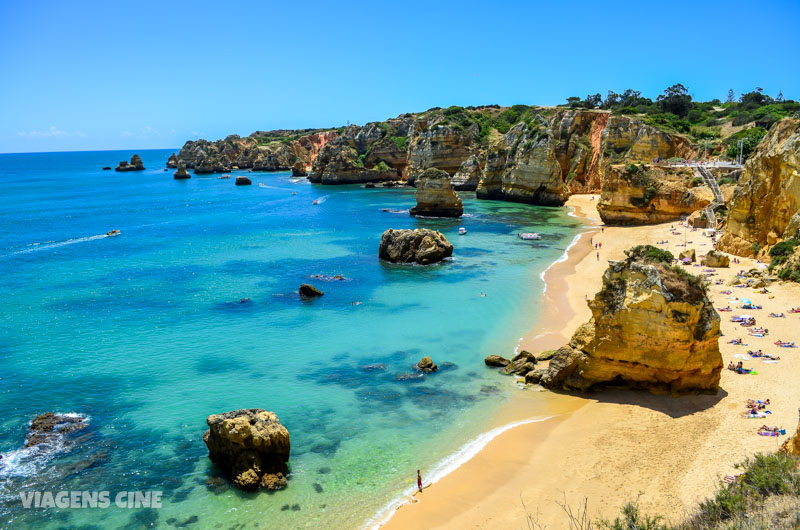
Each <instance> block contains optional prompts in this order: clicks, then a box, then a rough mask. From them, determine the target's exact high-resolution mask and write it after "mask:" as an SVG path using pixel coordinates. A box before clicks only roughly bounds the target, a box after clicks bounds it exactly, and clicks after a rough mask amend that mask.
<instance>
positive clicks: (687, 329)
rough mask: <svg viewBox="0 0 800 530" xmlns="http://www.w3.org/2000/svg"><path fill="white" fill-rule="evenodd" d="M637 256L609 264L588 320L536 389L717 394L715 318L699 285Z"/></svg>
mask: <svg viewBox="0 0 800 530" xmlns="http://www.w3.org/2000/svg"><path fill="white" fill-rule="evenodd" d="M643 248H646V247H643ZM650 248H651V249H652V250H654V251H655V250H656V249H654V248H653V247H650ZM637 256H639V257H637ZM641 256H642V255H637V254H636V253H635V252H632V253H631V257H629V258H628V259H627V260H625V261H611V262H609V267H608V269H607V270H606V272H605V274H604V275H603V288H602V289H601V290H600V291H599V292H598V293H597V294H596V295H595V297H594V299H593V300H590V301H589V308H590V309H591V310H592V319H591V320H589V321H588V322H586V323H585V324H583V325H582V326H580V327H579V328H578V330H577V331H576V332H575V334H574V335H573V336H572V339H571V340H570V342H569V344H567V345H565V346H562V347H561V348H559V349H558V350H557V351H556V353H555V355H554V357H553V359H552V360H551V361H550V365H549V366H548V368H547V371H546V372H545V373H544V374H543V375H542V378H541V383H542V385H544V386H546V387H549V388H554V389H564V390H579V391H587V390H589V389H592V388H599V387H602V386H609V385H612V386H624V387H629V388H641V389H646V390H650V391H652V392H672V393H685V392H695V391H702V392H716V390H717V388H718V387H719V380H720V372H721V371H722V356H721V355H720V352H719V337H720V336H721V333H720V318H719V315H718V314H717V312H716V311H715V310H714V307H713V305H712V304H711V301H710V300H709V299H708V296H707V294H706V289H705V286H704V284H703V283H702V280H701V279H700V278H698V277H695V276H692V275H690V274H687V273H686V272H685V271H682V270H676V269H674V268H672V266H671V265H669V264H668V263H660V262H653V261H647V260H646V259H645V258H644V257H641ZM666 259H668V257H667V258H665V260H666Z"/></svg>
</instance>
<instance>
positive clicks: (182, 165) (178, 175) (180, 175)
mask: <svg viewBox="0 0 800 530" xmlns="http://www.w3.org/2000/svg"><path fill="white" fill-rule="evenodd" d="M172 178H174V179H175V180H184V179H188V178H192V176H191V175H190V174H189V172H188V171H186V162H184V161H183V160H181V161H180V162H178V171H176V172H175V173H174V174H173V175H172Z"/></svg>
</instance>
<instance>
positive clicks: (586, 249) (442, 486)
mask: <svg viewBox="0 0 800 530" xmlns="http://www.w3.org/2000/svg"><path fill="white" fill-rule="evenodd" d="M588 197H589V196H585V195H584V196H573V197H571V198H570V201H568V203H567V205H568V206H572V207H574V209H575V212H574V213H575V215H576V216H580V217H581V218H582V219H583V220H584V222H585V223H586V224H587V225H588V226H587V228H586V230H584V231H583V232H582V233H581V234H580V237H579V239H578V241H577V242H576V243H575V244H574V245H573V246H572V248H571V251H570V252H568V256H567V259H566V260H564V261H561V262H559V263H555V264H554V265H552V266H551V267H550V268H549V269H548V270H546V271H545V274H544V275H545V278H546V285H547V287H546V289H545V293H544V300H543V302H544V304H545V305H546V306H547V307H548V311H546V312H544V314H543V315H542V318H541V319H540V321H539V322H538V323H537V324H536V326H535V328H534V329H532V330H529V331H528V333H527V334H526V335H524V336H523V338H522V340H521V341H520V344H519V345H518V348H520V349H528V350H529V351H533V352H540V351H542V350H544V349H552V348H554V347H558V346H561V345H563V344H564V343H565V342H567V341H568V340H569V337H570V336H571V333H572V332H573V331H574V330H575V329H576V328H577V327H578V325H580V324H582V323H583V322H585V321H586V320H588V318H589V317H590V315H591V313H590V311H589V309H588V307H587V305H586V302H585V299H584V296H589V297H592V296H594V294H595V293H596V292H597V291H598V290H599V288H600V286H601V284H602V273H603V271H605V269H606V267H607V261H608V259H620V258H624V254H623V251H624V250H626V249H628V248H630V247H632V246H634V245H636V244H656V242H658V241H661V240H664V239H670V238H671V239H672V240H673V243H672V244H667V245H666V246H665V245H661V248H666V249H667V250H670V251H671V252H673V254H674V255H677V254H678V252H679V251H680V248H679V247H680V245H678V243H682V242H683V241H684V240H685V239H686V238H687V237H688V238H689V239H691V240H690V241H688V242H689V243H690V244H689V247H691V248H696V249H697V252H698V258H699V256H700V255H702V254H704V253H705V251H707V250H709V249H710V244H709V243H708V241H707V240H705V238H703V237H701V234H700V232H699V231H698V232H691V233H690V235H688V236H687V232H688V231H685V230H684V229H683V228H681V231H682V232H680V233H675V232H671V231H670V229H671V227H672V226H673V225H676V226H677V223H675V222H673V223H662V224H657V225H645V226H632V227H605V229H604V230H602V231H598V230H597V228H598V226H597V225H598V224H599V221H598V219H597V218H594V216H593V215H592V212H593V211H594V212H596V209H595V206H596V204H597V202H596V200H595V201H590V200H589V199H588ZM592 221H594V222H592ZM590 234H591V235H590ZM595 238H597V239H595ZM590 240H595V241H596V240H599V241H601V242H602V243H603V249H602V250H598V251H595V250H594V248H593V247H592V246H591V245H590ZM692 240H693V241H692ZM703 247H706V248H703ZM595 252H599V253H600V254H599V256H598V257H597V258H595V257H594V256H592V254H594V253H595ZM755 265H756V263H755V262H754V261H753V260H749V259H744V258H742V259H741V264H739V265H733V264H732V267H731V268H727V269H714V271H715V274H716V276H714V277H712V278H711V279H712V285H710V286H709V289H708V291H709V298H710V299H711V300H712V303H714V305H715V307H720V306H725V305H729V304H730V305H731V306H732V307H734V312H733V313H720V317H721V328H722V332H723V334H724V335H726V336H728V337H731V336H735V337H738V336H745V337H747V333H746V332H745V331H744V330H742V329H741V328H739V327H738V326H737V325H736V324H734V323H731V322H729V319H730V315H732V314H738V313H737V312H736V311H737V309H736V307H737V306H735V305H734V304H733V303H731V302H732V300H730V299H731V298H732V297H734V296H737V295H738V296H742V297H748V298H752V299H753V300H754V303H759V304H763V305H764V309H763V310H761V311H759V312H758V319H759V324H761V325H768V326H769V328H770V330H771V334H770V335H769V336H768V337H766V338H761V339H754V338H750V337H748V341H747V342H749V343H750V344H751V346H755V347H757V348H762V349H764V351H765V352H768V353H778V354H786V355H782V356H781V358H782V360H781V361H780V364H779V365H778V366H776V365H774V364H764V365H762V364H761V362H759V361H757V360H752V359H750V360H747V361H745V363H746V364H747V365H748V366H753V367H754V368H755V367H757V368H758V372H759V374H760V375H759V376H741V375H737V374H734V373H733V372H730V371H727V370H723V374H722V380H721V382H720V390H719V392H718V393H717V394H716V395H692V396H684V397H680V398H673V397H671V396H657V395H653V394H650V393H648V392H641V391H631V390H606V391H603V392H600V393H591V394H586V395H571V394H563V393H558V392H536V391H535V390H534V388H535V387H528V388H527V389H526V390H525V391H520V392H519V393H518V394H517V395H515V396H514V397H512V399H511V400H510V402H509V403H508V404H506V406H505V407H504V408H503V409H502V410H501V411H499V412H498V414H497V416H496V419H495V424H500V425H502V424H504V423H505V424H511V423H513V422H514V421H518V420H519V418H520V417H526V416H525V414H527V417H530V413H531V412H532V410H536V409H537V408H538V409H541V408H545V409H548V410H550V411H551V412H552V414H551V415H552V416H553V418H551V419H550V420H549V421H544V422H540V423H535V424H525V425H518V426H515V427H513V428H509V429H507V430H505V431H504V432H502V433H500V434H499V435H497V436H496V437H494V438H493V439H492V440H490V441H489V442H488V443H486V445H485V446H484V447H483V449H482V450H481V451H479V452H478V453H477V454H476V455H474V456H473V457H472V458H471V459H469V460H467V461H466V462H464V463H463V464H462V465H461V466H459V467H457V468H456V469H454V470H453V471H452V472H451V473H450V474H448V475H446V476H444V477H441V478H440V479H439V480H438V481H437V482H435V483H433V484H432V485H430V486H428V487H426V488H425V489H424V492H423V493H422V494H419V493H415V494H414V496H413V499H412V501H411V502H410V503H405V504H402V505H400V506H398V507H397V508H396V509H395V510H394V511H392V512H391V514H390V515H391V517H390V518H389V519H388V521H387V522H386V523H385V524H384V525H383V526H382V528H407V527H415V528H488V527H512V526H520V525H522V526H525V525H526V524H527V523H526V521H527V517H528V515H532V516H534V517H535V518H536V521H537V523H538V524H540V525H547V526H551V527H560V526H564V525H565V521H566V519H565V517H566V516H565V514H564V510H563V508H562V507H561V504H565V505H571V506H573V509H574V508H575V507H577V506H578V505H582V504H583V501H584V499H587V502H588V511H589V514H588V515H589V516H590V517H591V518H592V519H595V518H597V517H606V518H609V517H611V518H613V517H614V516H616V515H618V514H619V510H620V508H622V506H623V505H624V504H625V502H628V501H630V500H634V499H636V498H637V495H639V493H640V492H641V493H642V495H641V498H640V507H641V509H642V510H643V511H644V512H646V513H658V514H660V515H664V516H665V517H666V518H667V520H668V521H667V522H675V521H676V520H678V519H680V518H682V517H683V516H685V515H686V514H687V513H688V512H689V511H690V510H691V509H692V508H693V507H694V506H695V505H696V503H697V502H698V501H700V500H702V499H703V498H705V497H707V496H710V495H713V493H714V491H715V488H716V487H717V485H718V484H719V477H720V476H721V475H722V474H724V473H732V472H734V470H735V468H734V465H735V464H736V463H737V462H740V461H742V460H743V459H744V458H746V457H749V456H751V455H753V454H755V453H757V452H764V451H774V450H776V449H777V447H778V446H779V445H780V443H782V442H783V441H784V439H785V438H784V437H779V438H765V437H759V436H756V435H755V429H757V427H758V425H760V423H758V425H756V424H755V423H753V420H748V419H743V418H741V417H740V415H739V412H740V409H742V410H743V402H744V400H745V399H747V398H764V397H770V398H771V399H772V400H773V405H774V406H773V409H772V410H773V414H772V416H770V418H769V423H771V424H773V423H774V424H777V425H781V426H783V427H785V428H786V429H787V431H788V432H791V431H793V430H794V427H795V426H796V422H797V415H796V407H797V403H799V402H800V387H798V386H797V385H796V384H795V383H794V381H793V377H792V374H793V373H796V372H797V371H800V358H797V356H792V355H791V353H792V352H793V350H783V351H780V349H779V348H775V347H774V346H773V345H772V342H773V341H774V340H777V339H781V340H795V341H798V338H800V337H798V336H797V335H798V333H797V332H796V331H795V330H794V329H793V328H795V327H797V326H793V325H792V323H791V319H790V317H787V318H785V319H767V313H768V312H769V311H784V312H785V311H786V310H787V309H788V308H789V307H791V306H792V302H793V301H794V302H796V300H797V299H798V298H800V285H796V284H785V283H780V284H779V283H775V284H773V285H771V286H770V287H769V289H770V291H771V292H772V293H773V294H770V295H769V298H768V297H767V295H758V294H753V290H752V289H731V290H732V291H734V293H733V294H732V295H723V294H722V293H721V291H722V290H725V289H729V287H727V283H728V280H730V279H731V278H732V277H733V276H735V273H736V271H738V270H739V269H744V270H748V269H750V268H752V267H754V266H755ZM690 272H692V273H695V274H698V273H699V272H700V270H697V269H693V268H692V269H690ZM717 279H721V280H723V281H724V283H725V286H720V285H715V284H714V283H713V281H714V280H717ZM736 291H739V292H736ZM738 311H739V312H743V311H744V310H741V309H739V310H738ZM727 340H728V339H726V338H724V337H723V339H722V340H720V352H721V354H722V358H723V364H724V365H727V364H728V362H730V361H731V360H737V359H739V358H741V357H737V356H741V355H742V354H744V353H745V351H746V350H747V348H743V349H741V350H738V349H736V347H735V346H733V345H730V344H727ZM775 350H778V351H775ZM744 357H746V355H745V356H744ZM756 363H758V364H756ZM511 384H513V383H511ZM776 399H777V400H778V402H776ZM756 423H757V422H756Z"/></svg>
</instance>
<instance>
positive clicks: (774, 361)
mask: <svg viewBox="0 0 800 530" xmlns="http://www.w3.org/2000/svg"><path fill="white" fill-rule="evenodd" d="M763 362H765V363H776V362H778V361H776V360H775V359H764V361H763Z"/></svg>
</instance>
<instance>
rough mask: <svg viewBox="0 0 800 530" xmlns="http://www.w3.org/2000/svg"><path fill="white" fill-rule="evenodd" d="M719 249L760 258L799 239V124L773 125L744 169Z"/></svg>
mask: <svg viewBox="0 0 800 530" xmlns="http://www.w3.org/2000/svg"><path fill="white" fill-rule="evenodd" d="M728 211H729V212H730V213H729V214H728V224H727V225H726V226H725V231H724V233H723V234H722V237H720V239H719V246H718V248H719V249H720V250H722V251H723V252H728V253H730V254H736V255H738V256H753V255H755V254H760V255H763V254H764V253H766V252H767V251H768V250H769V247H771V246H773V245H775V244H776V243H779V242H780V241H781V240H784V239H797V238H799V237H800V120H795V119H789V118H786V119H783V120H781V121H779V122H778V123H775V124H774V125H773V126H772V127H771V128H770V130H769V132H768V133H767V135H766V136H765V137H764V139H763V140H761V142H760V143H759V144H758V147H757V148H756V150H755V152H754V153H753V154H752V155H751V156H750V158H749V159H748V160H747V163H746V164H745V167H744V171H743V172H742V176H741V178H740V179H739V187H738V188H737V189H736V192H735V193H734V196H733V199H731V201H730V204H729V208H728Z"/></svg>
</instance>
